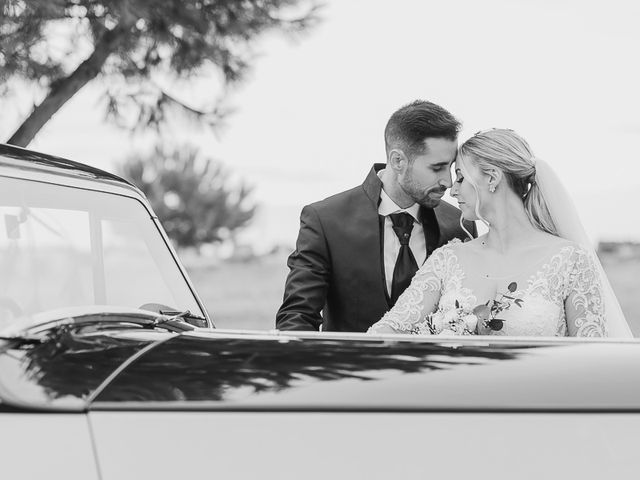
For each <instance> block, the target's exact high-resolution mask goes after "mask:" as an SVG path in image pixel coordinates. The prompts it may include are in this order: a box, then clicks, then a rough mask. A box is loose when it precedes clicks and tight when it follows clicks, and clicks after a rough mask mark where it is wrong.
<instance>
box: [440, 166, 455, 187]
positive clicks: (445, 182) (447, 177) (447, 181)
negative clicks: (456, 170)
mask: <svg viewBox="0 0 640 480" xmlns="http://www.w3.org/2000/svg"><path fill="white" fill-rule="evenodd" d="M440 185H442V186H443V187H444V188H451V186H452V185H453V181H452V179H451V171H450V170H447V171H446V172H445V173H444V175H443V176H442V179H441V180H440Z"/></svg>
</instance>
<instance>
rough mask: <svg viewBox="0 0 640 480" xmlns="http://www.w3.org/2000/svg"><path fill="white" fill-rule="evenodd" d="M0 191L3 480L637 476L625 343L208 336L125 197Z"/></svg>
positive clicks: (162, 247) (5, 168) (195, 304)
mask: <svg viewBox="0 0 640 480" xmlns="http://www.w3.org/2000/svg"><path fill="white" fill-rule="evenodd" d="M0 187H1V188H0V199H2V202H1V203H0V212H1V213H2V214H3V217H4V218H3V223H4V229H2V228H0V262H1V263H0V266H1V267H2V269H1V271H2V272H3V275H4V281H3V282H2V283H0V285H3V287H2V290H1V291H0V308H2V309H4V312H2V314H1V315H0V324H1V327H2V329H1V330H0V425H2V427H3V428H2V433H3V435H2V437H1V440H0V452H2V453H1V455H2V457H1V458H2V464H1V466H0V469H1V471H2V472H3V474H5V475H7V477H6V478H12V479H13V478H40V477H45V476H46V477H53V478H69V479H76V478H77V479H101V480H111V479H129V478H130V479H140V478H153V479H165V478H166V479H169V478H171V479H173V478H225V479H229V478H243V479H253V478H277V479H280V478H286V479H294V478H295V479H298V478H312V479H320V478H322V479H326V478H350V479H353V478H362V479H378V478H380V479H382V478H384V479H389V478H428V477H432V476H433V477H434V478H465V477H471V478H492V479H501V478H505V479H506V478H509V479H511V478H547V477H551V478H555V477H559V478H560V477H565V478H581V479H584V478H602V477H603V476H614V477H616V478H635V477H636V476H637V473H636V471H637V469H638V467H637V466H636V460H635V459H636V445H635V440H636V438H637V433H638V432H639V431H640V382H639V380H640V343H638V342H637V341H636V340H615V339H599V340H593V339H575V338H533V339H532V338H509V337H483V336H466V337H437V336H436V337H418V336H411V335H387V336H384V335H366V334H355V333H354V334H346V333H330V332H318V333H305V332H278V331H265V332H257V331H253V332H252V331H233V330H217V329H215V328H213V323H212V321H211V319H210V317H209V315H208V313H207V312H206V310H205V308H204V306H203V305H202V303H201V302H200V300H199V299H198V296H197V294H196V293H195V290H194V289H193V286H192V285H191V282H190V281H189V279H188V275H187V273H186V271H185V270H184V269H183V268H182V266H181V265H180V262H179V259H178V258H177V256H176V254H175V252H174V251H173V249H172V248H171V245H170V243H169V242H168V240H167V237H166V235H165V234H164V232H163V230H162V227H161V225H160V224H159V222H158V220H157V218H156V217H155V215H154V214H153V211H152V210H151V208H150V207H149V205H148V203H147V202H146V200H145V198H144V196H143V195H142V194H141V193H140V192H139V191H138V190H137V189H136V188H135V187H134V186H132V185H130V184H129V183H128V182H126V181H125V180H122V179H120V178H118V177H116V176H114V175H111V174H108V173H106V172H102V171H99V170H96V169H93V168H91V167H87V166H83V165H82V164H78V163H74V162H69V161H68V160H64V159H59V158H55V157H51V156H47V155H43V154H38V153H35V152H30V151H28V150H23V149H19V148H16V147H11V146H0ZM3 230H4V231H3ZM83 242H84V243H83Z"/></svg>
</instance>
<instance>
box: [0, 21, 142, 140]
mask: <svg viewBox="0 0 640 480" xmlns="http://www.w3.org/2000/svg"><path fill="white" fill-rule="evenodd" d="M130 21H131V20H128V21H127V22H126V23H122V22H121V23H120V24H118V25H117V26H116V27H115V28H113V29H112V30H107V31H105V33H104V34H103V35H102V37H101V38H100V40H99V41H98V42H97V43H96V46H95V48H94V50H93V53H92V54H91V55H90V56H89V58H87V59H86V60H85V61H84V62H82V63H81V64H80V65H79V66H78V68H76V70H75V71H74V72H73V73H71V75H69V76H68V77H66V78H64V79H61V80H59V81H57V82H55V83H53V84H52V86H51V89H50V90H49V93H48V95H47V96H46V98H45V99H44V100H43V101H42V102H41V103H40V105H38V106H36V107H35V108H34V109H33V111H32V112H31V114H30V115H29V117H27V119H26V120H25V121H24V122H23V123H22V125H20V127H19V128H18V130H16V132H15V133H14V134H13V135H12V136H11V138H10V139H9V140H8V141H7V143H10V144H12V145H18V146H20V147H26V146H27V145H28V144H29V143H30V142H31V140H33V138H34V137H35V136H36V134H37V133H38V131H39V130H40V129H41V128H42V127H43V126H44V125H45V124H46V123H47V122H48V121H49V120H50V119H51V117H52V116H53V115H54V114H55V113H56V112H57V111H58V110H60V108H61V107H62V106H63V105H64V104H65V103H66V102H67V101H68V100H69V99H71V97H73V96H74V95H75V94H76V93H77V92H78V91H79V90H80V89H81V88H82V87H84V86H85V85H86V84H87V83H89V82H90V81H91V80H93V79H94V78H95V77H96V76H98V74H99V73H100V71H101V70H102V67H103V65H104V64H105V62H106V61H107V58H108V57H109V55H111V53H112V52H113V51H114V50H115V48H116V46H117V45H118V43H119V42H121V41H122V40H123V37H124V36H125V35H126V33H127V31H128V30H129V29H130V28H131V26H132V25H133V24H132V23H130Z"/></svg>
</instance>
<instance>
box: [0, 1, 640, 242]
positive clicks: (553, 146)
mask: <svg viewBox="0 0 640 480" xmlns="http://www.w3.org/2000/svg"><path fill="white" fill-rule="evenodd" d="M321 16H322V18H323V21H322V23H321V24H320V25H319V26H317V27H316V28H315V29H314V30H313V31H311V32H309V33H308V34H307V35H305V36H304V37H302V38H300V39H296V40H291V39H284V38H282V37H280V36H277V35H268V36H267V37H265V38H264V39H262V40H261V42H260V44H259V45H258V51H259V52H260V54H261V55H260V57H259V58H258V59H257V61H256V63H255V65H254V68H253V70H252V73H251V75H250V76H249V77H248V79H247V81H246V82H245V83H244V84H242V85H241V86H238V87H236V88H234V90H233V91H232V92H231V94H230V97H229V104H230V105H231V106H232V107H233V108H234V109H235V112H234V113H233V114H232V115H231V116H230V117H229V118H228V119H227V124H226V126H225V128H224V129H222V130H221V131H220V132H219V133H218V134H217V135H216V134H214V133H212V132H208V131H206V130H202V131H194V129H193V128H190V127H189V126H187V125H183V126H177V127H176V128H175V129H173V130H172V131H171V132H170V133H169V134H167V135H165V140H167V141H169V142H172V143H174V144H176V145H179V144H181V143H184V142H193V143H196V144H197V145H199V146H200V147H201V149H202V151H203V152H205V153H207V154H209V155H211V156H212V157H213V158H216V159H219V160H220V161H222V162H223V163H224V165H226V166H227V168H228V169H229V170H230V171H231V172H232V173H233V174H234V175H235V176H236V178H242V179H244V180H245V181H246V182H247V183H249V184H251V185H253V186H254V193H253V199H254V200H255V201H256V202H257V203H259V205H260V209H259V211H258V215H257V217H256V219H255V221H254V223H253V225H252V226H251V227H250V228H249V229H248V230H247V231H246V232H244V233H243V235H242V236H241V239H242V240H243V241H244V242H246V243H249V244H251V245H253V246H254V248H256V250H258V251H261V250H262V251H264V250H267V249H269V248H271V247H272V246H274V245H284V246H288V247H292V246H293V245H294V242H295V238H296V234H297V230H298V226H299V213H300V210H301V208H302V207H303V206H304V205H305V204H308V203H311V202H314V201H316V200H320V199H322V198H325V197H327V196H329V195H332V194H334V193H337V192H339V191H342V190H345V189H348V188H351V187H354V186H356V185H359V184H361V183H362V181H363V180H364V178H365V176H366V174H367V172H368V171H369V169H370V168H371V165H372V164H373V163H376V162H384V161H385V154H384V141H383V130H384V126H385V124H386V122H387V120H388V118H389V116H390V115H391V114H392V113H393V111H395V110H396V109H397V108H399V107H400V106H402V105H404V104H406V103H409V102H410V101H412V100H414V99H418V98H420V99H426V100H430V101H433V102H435V103H438V104H440V105H442V106H443V107H445V108H446V109H448V110H449V111H451V112H452V113H453V114H454V115H455V116H456V117H457V118H459V119H460V120H461V121H462V123H463V130H462V132H461V140H464V139H465V138H468V137H469V136H471V135H472V134H473V133H474V132H476V131H478V130H483V129H486V128H491V127H504V128H512V129H514V130H516V131H517V132H518V133H520V134H521V135H522V136H523V137H524V138H526V139H527V141H528V142H529V143H530V145H531V147H532V148H533V150H534V152H535V153H536V155H537V156H538V157H540V158H544V159H545V160H546V161H547V162H549V163H550V164H551V165H552V166H553V167H554V169H555V170H556V172H557V173H558V174H559V176H560V177H561V178H562V179H563V180H564V182H565V184H566V186H567V188H568V190H569V191H570V193H571V194H572V195H573V197H574V199H575V201H576V205H577V208H578V210H579V212H580V215H581V217H582V220H583V222H584V224H585V226H586V228H587V230H588V233H589V234H590V236H591V238H592V239H593V241H594V242H597V241H600V240H605V241H606V240H613V241H626V240H632V241H640V222H637V221H633V219H634V218H635V217H637V212H636V208H635V207H634V205H635V204H636V203H637V201H636V199H637V197H638V195H640V175H639V173H640V153H639V151H638V145H640V142H639V140H640V116H638V112H640V92H639V88H638V86H639V85H640V63H639V62H638V46H640V29H639V28H637V26H638V25H639V24H640V2H637V1H636V0H610V1H608V2H601V1H597V2H596V1H591V0H586V1H584V0H583V1H580V0H555V1H554V0H483V1H477V0H449V1H446V2H444V1H419V0H377V1H367V0H328V1H326V2H325V7H324V9H323V10H322V11H321ZM217 87H218V84H217V82H216V80H215V79H213V78H211V79H206V80H205V81H203V82H201V83H199V84H197V85H195V86H193V87H191V88H187V89H185V88H179V89H178V90H177V92H179V93H182V94H183V95H187V96H185V97H184V98H185V99H186V100H193V101H201V100H202V98H203V97H206V95H207V94H210V92H212V91H214V92H215V89H216V88H217ZM103 88H104V87H103V86H102V85H94V86H92V87H90V88H87V89H86V90H84V91H82V92H81V93H80V94H78V95H77V96H76V97H75V98H73V99H72V100H71V101H70V102H69V103H68V104H67V105H65V106H64V107H63V108H62V109H61V110H60V111H59V112H58V113H57V114H56V115H55V117H54V118H53V119H52V120H51V121H50V122H49V123H48V124H47V125H46V126H45V128H44V129H43V130H42V131H41V132H40V133H39V135H38V136H37V138H36V139H35V140H34V142H32V144H30V146H29V148H32V149H34V150H39V151H44V152H47V153H52V154H55V155H60V156H64V157H67V158H71V159H73V160H77V161H81V162H84V163H88V164H91V165H94V166H97V167H100V168H103V169H106V170H112V171H113V170H114V169H115V167H116V165H117V164H118V163H121V162H122V161H123V160H124V158H125V157H126V156H127V155H128V154H129V153H130V152H131V151H132V150H133V149H135V148H148V144H149V139H148V138H147V139H144V138H143V139H140V138H134V137H131V136H130V135H129V134H128V133H126V132H123V131H120V130H118V129H116V128H115V127H113V126H110V125H108V124H106V123H105V122H104V120H103V117H102V110H101V108H100V106H99V97H100V94H101V92H102V89H103ZM189 96H190V97H189ZM29 102H33V99H30V100H29ZM29 102H23V103H22V104H21V105H15V104H12V105H11V106H10V108H7V107H6V106H3V108H2V110H3V112H4V115H3V120H0V134H1V135H2V136H3V137H5V138H7V137H8V136H9V135H10V134H11V133H12V132H13V130H15V128H16V126H17V125H18V123H19V119H20V117H21V116H24V115H26V114H27V113H28V111H29V106H30V103H29ZM451 202H452V203H453V204H455V203H456V202H455V201H454V200H451Z"/></svg>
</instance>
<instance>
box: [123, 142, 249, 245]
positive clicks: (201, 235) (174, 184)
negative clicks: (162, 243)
mask: <svg viewBox="0 0 640 480" xmlns="http://www.w3.org/2000/svg"><path fill="white" fill-rule="evenodd" d="M121 174H122V176H123V177H126V178H128V179H130V180H131V181H132V182H133V183H134V184H135V185H137V186H138V187H139V188H140V189H141V190H142V191H143V192H144V194H145V195H146V196H147V198H148V199H149V202H150V203H151V206H152V207H153V209H154V210H155V212H156V214H157V215H158V219H159V220H160V222H161V223H162V225H163V227H164V229H165V231H166V232H167V235H168V236H169V237H170V238H171V239H172V240H173V241H174V242H175V244H176V245H177V246H178V247H183V248H184V247H195V248H198V247H200V246H201V245H203V244H205V243H213V242H219V241H221V240H224V239H226V238H228V237H230V236H232V234H233V233H234V232H235V231H236V230H238V229H240V228H241V227H244V226H246V225H247V224H248V223H249V221H250V220H251V218H252V217H253V214H254V213H255V209H256V207H255V205H251V204H250V203H249V200H248V196H249V195H250V193H251V188H249V187H248V186H247V185H246V184H244V183H240V184H239V185H238V186H237V187H235V188H232V187H230V186H229V181H228V180H229V175H228V173H227V172H226V171H225V170H224V169H223V167H222V166H221V165H220V164H219V163H217V162H215V161H214V160H212V159H211V158H207V157H204V156H203V155H201V154H200V153H199V152H198V150H197V149H196V148H194V147H190V146H182V147H179V148H175V149H170V148H166V147H163V146H162V145H158V146H156V148H155V150H154V151H153V152H152V153H151V154H149V155H143V156H131V157H129V158H128V159H127V160H126V162H125V163H124V164H122V166H121Z"/></svg>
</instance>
